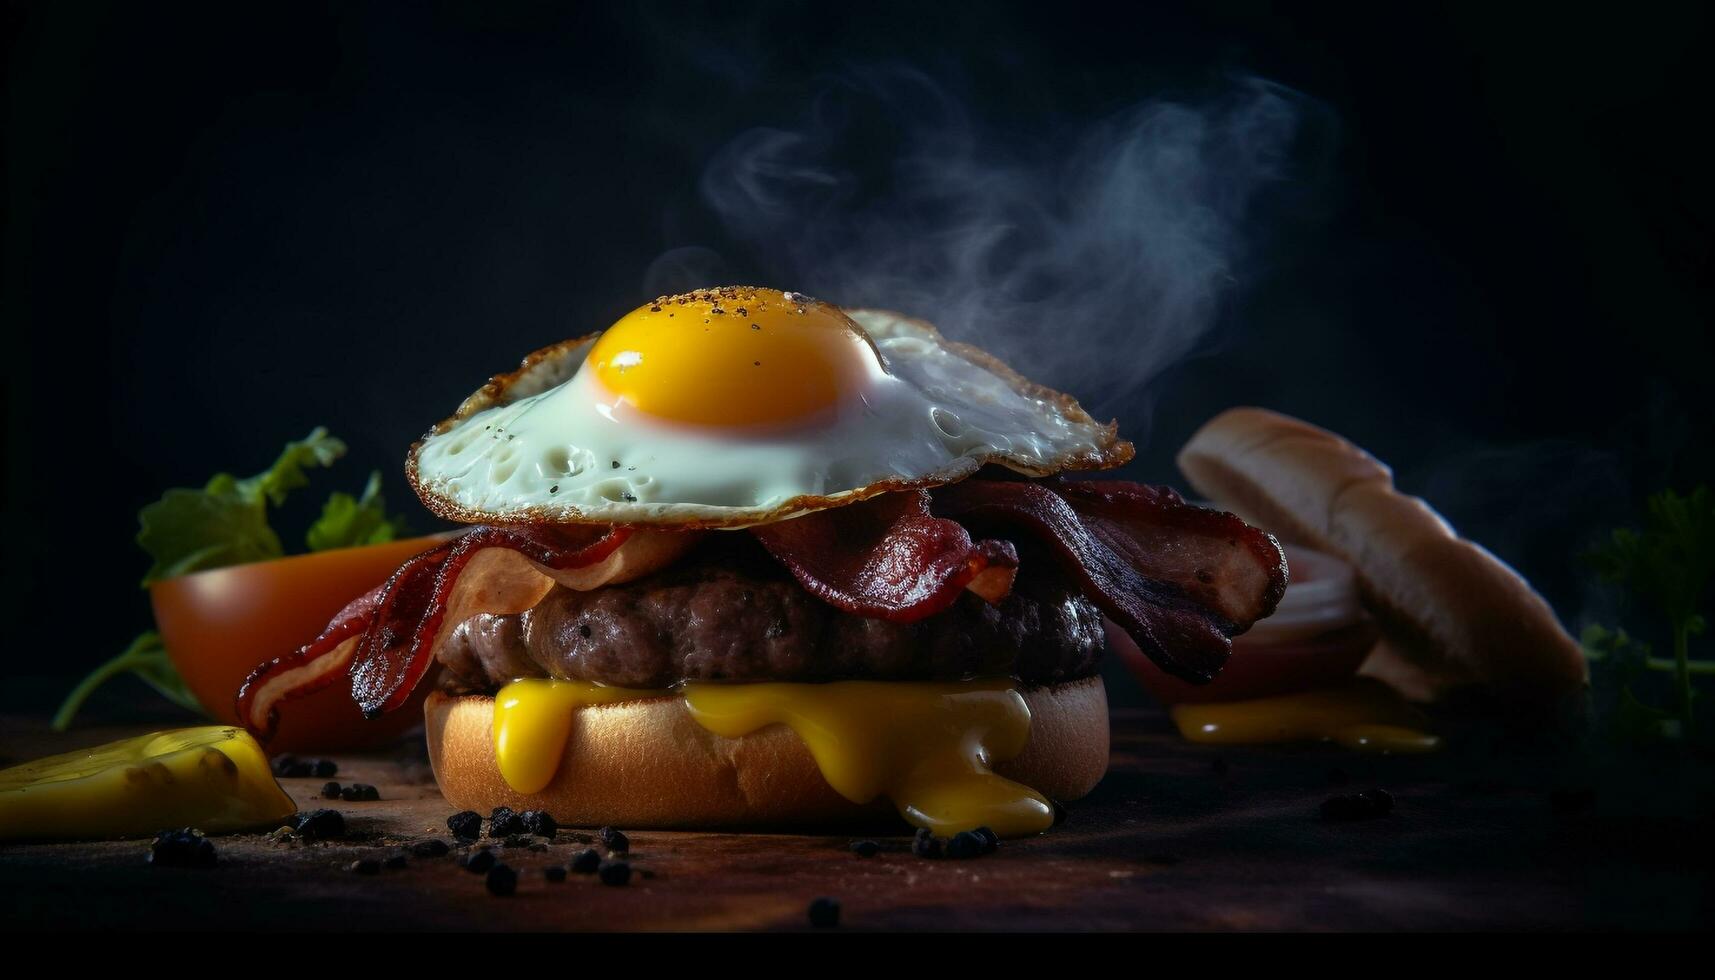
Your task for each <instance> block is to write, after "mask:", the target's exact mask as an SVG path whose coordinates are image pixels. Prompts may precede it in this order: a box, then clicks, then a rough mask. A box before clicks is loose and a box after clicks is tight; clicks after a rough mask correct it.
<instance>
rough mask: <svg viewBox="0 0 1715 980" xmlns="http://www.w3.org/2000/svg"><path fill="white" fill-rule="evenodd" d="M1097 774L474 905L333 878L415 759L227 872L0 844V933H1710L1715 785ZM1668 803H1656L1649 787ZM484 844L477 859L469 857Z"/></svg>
mask: <svg viewBox="0 0 1715 980" xmlns="http://www.w3.org/2000/svg"><path fill="white" fill-rule="evenodd" d="M1113 726H1114V753H1113V765H1112V768H1111V770H1110V772H1109V773H1108V776H1107V778H1106V779H1105V780H1103V782H1102V784H1101V786H1100V787H1098V788H1097V790H1096V791H1095V793H1094V794H1092V795H1091V796H1090V797H1089V798H1087V799H1085V800H1083V801H1080V802H1078V803H1075V804H1072V805H1071V806H1070V807H1069V816H1068V819H1067V820H1066V822H1065V823H1064V824H1062V825H1061V826H1060V827H1058V828H1056V829H1055V830H1053V831H1052V832H1050V833H1048V834H1045V835H1043V836H1041V837H1038V838H1034V839H1030V840H1022V841H1009V842H1007V843H1006V844H1004V845H1003V846H1002V847H1001V849H1000V850H999V851H998V852H997V853H995V854H993V855H989V856H986V857H982V858H978V859H973V860H963V861H952V860H940V861H929V860H922V859H919V858H916V857H914V856H912V854H911V853H910V851H909V848H908V840H907V838H906V837H905V836H904V835H903V833H901V832H900V830H899V828H891V832H892V834H893V836H884V837H880V838H879V839H880V840H881V841H882V844H883V851H882V852H881V853H880V854H879V855H877V856H875V857H872V858H867V859H866V858H862V857H858V856H856V855H854V854H852V853H850V852H849V850H848V848H847V845H848V843H849V842H850V841H851V840H852V839H853V838H852V837H851V836H850V835H840V836H814V835H783V834H735V833H679V832H664V831H649V830H637V829H632V828H624V829H627V830H628V831H630V836H631V840H632V848H631V850H632V865H633V868H634V869H636V870H637V871H639V872H644V871H646V872H648V876H647V877H644V876H642V875H638V876H635V877H634V878H633V879H632V882H631V884H629V885H628V886H624V887H610V886H604V885H602V884H600V883H599V882H597V881H596V880H595V879H594V878H593V877H590V876H580V875H571V876H569V877H568V879H567V880H566V881H565V882H564V883H551V882H549V881H547V880H546V879H545V878H544V877H543V875H542V870H541V869H542V868H544V867H546V866H548V865H550V864H559V863H564V862H566V861H568V860H569V859H570V857H571V855H572V854H574V853H575V852H576V851H577V850H579V849H581V848H582V847H583V846H584V843H583V842H584V841H586V840H587V839H588V831H589V830H590V828H571V829H562V830H561V832H560V834H559V837H558V839H557V840H556V842H555V843H554V844H553V845H552V846H551V847H549V848H548V849H547V850H546V851H543V852H532V851H529V850H527V849H525V848H501V847H499V846H498V842H496V853H497V855H498V856H500V857H501V859H502V860H503V861H505V862H506V863H507V864H510V865H512V866H513V867H515V868H518V869H519V870H520V872H521V874H520V878H519V885H518V890H517V893H516V894H515V895H513V896H511V897H505V898H501V897H495V896H491V895H489V894H488V892H487V890H486V888H485V886H484V881H483V877H482V876H480V875H476V874H472V873H470V872H467V871H465V870H464V869H462V868H460V867H459V866H458V863H457V857H458V854H459V850H458V849H456V848H455V850H454V852H453V854H452V855H450V856H448V857H443V858H411V859H410V860H409V862H408V864H407V866H406V867H404V868H403V869H398V870H389V871H384V872H383V873H381V874H379V875H376V876H362V875H357V874H353V873H351V872H350V871H347V870H346V867H347V866H348V865H349V864H350V863H351V862H352V861H353V860H355V859H358V858H362V857H385V856H387V855H388V854H392V853H397V852H398V851H399V850H401V848H402V846H404V845H408V844H409V843H411V842H413V841H418V840H422V839H425V838H429V837H439V838H442V839H446V838H447V836H448V835H447V831H446V823H445V821H446V817H447V816H448V815H449V813H450V812H451V809H450V807H448V806H447V804H446V803H445V802H444V801H443V800H442V799H441V797H440V794H439V793H438V792H437V790H436V789H435V785H434V782H433V780H432V778H431V776H430V774H429V771H428V766H427V764H426V762H425V761H424V759H423V755H422V750H421V739H420V738H419V739H417V740H415V741H414V742H406V743H401V745H400V746H399V747H398V748H396V749H395V750H394V751H392V752H391V753H381V754H374V755H367V756H339V757H336V759H337V761H338V763H339V767H340V769H339V774H338V777H337V779H338V780H339V781H341V782H352V781H361V782H368V783H373V784H374V785H376V786H377V787H378V788H379V789H380V792H381V795H382V800H381V801H380V802H372V803H343V802H338V803H327V802H326V801H322V800H319V799H318V798H317V794H318V793H319V791H320V787H321V785H322V783H323V782H325V780H323V779H287V780H282V783H283V785H284V786H285V787H286V789H287V791H288V792H290V793H291V794H292V796H293V797H294V799H296V800H297V802H298V804H299V806H300V807H302V808H304V809H313V808H317V807H321V806H332V807H334V808H337V809H339V810H340V811H341V812H343V813H344V814H345V816H346V819H347V821H348V825H349V833H348V837H347V839H346V840H343V841H337V842H327V843H312V844H305V843H302V842H275V841H272V840H270V839H268V838H267V837H266V836H264V835H261V834H247V835H236V836H227V837H221V838H217V839H216V843H217V845H218V847H219V855H220V860H219V866H218V867H217V868H214V869H212V870H204V871H195V870H182V869H168V868H155V867H151V866H149V865H148V864H146V863H145V861H144V856H145V854H146V852H147V849H148V845H147V842H146V841H135V840H133V841H105V842H96V843H77V844H10V845H0V908H3V910H4V911H3V912H0V918H3V920H4V924H5V926H7V927H8V928H14V929H40V928H90V927H100V928H123V929H150V930H153V929H159V928H197V929H210V928H234V927H236V928H248V929H326V930H350V929H398V928H407V929H425V930H446V929H482V930H510V929H528V930H732V929H739V930H778V929H808V928H810V926H809V924H808V919H807V915H806V909H807V906H808V905H809V903H810V901H811V900H812V899H814V898H816V897H818V896H831V897H834V898H836V899H838V900H839V902H840V903H841V906H842V914H841V924H840V928H841V929H845V930H854V929H856V930H886V929H919V930H973V929H975V930H1007V931H1023V930H1050V929H1051V930H1062V929H1071V930H1122V929H1123V930H1130V929H1175V930H1177V929H1197V930H1354V929H1356V930H1392V929H1578V930H1583V929H1591V928H1673V929H1695V928H1707V927H1708V926H1709V924H1710V921H1711V917H1712V916H1711V910H1712V907H1715V903H1712V902H1711V894H1710V891H1711V890H1710V880H1711V878H1710V866H1711V860H1710V859H1711V854H1712V848H1711V844H1710V843H1709V840H1708V833H1707V831H1708V827H1710V826H1712V825H1715V824H1711V822H1710V817H1711V816H1712V815H1715V807H1712V805H1711V801H1712V799H1715V794H1712V793H1711V786H1710V778H1709V777H1710V766H1709V763H1708V761H1707V760H1706V759H1705V760H1684V759H1679V760H1668V761H1666V762H1662V763H1660V764H1659V765H1654V764H1645V765H1638V764H1636V763H1635V762H1628V763H1626V764H1624V765H1610V766H1607V767H1602V766H1599V765H1593V764H1592V763H1591V762H1590V761H1589V760H1588V758H1587V757H1584V756H1568V755H1549V756H1544V755H1530V754H1523V753H1510V752H1508V751H1507V750H1506V745H1505V741H1504V740H1500V741H1496V740H1491V739H1484V738H1471V739H1466V740H1460V741H1459V742H1458V743H1457V744H1456V745H1455V746H1454V747H1453V749H1452V750H1451V751H1449V752H1446V753H1443V754H1441V755H1439V756H1435V757H1416V758H1411V757H1400V758H1392V757H1377V756H1364V755H1356V754H1353V753H1350V752H1347V751H1344V750H1340V749H1337V748H1334V747H1330V746H1286V747H1257V748H1245V749H1220V750H1216V749H1211V748H1206V747H1200V746H1194V745H1189V744H1187V743H1185V742H1183V741H1181V740H1179V739H1178V738H1177V737H1176V736H1175V735H1173V734H1172V732H1171V730H1170V729H1169V728H1168V726H1167V724H1166V721H1165V719H1164V718H1163V717H1162V716H1161V715H1160V714H1159V713H1157V712H1153V711H1147V710H1125V711H1117V712H1116V713H1115V715H1114V719H1113ZM138 732H139V729H136V728H105V729H95V730H91V729H85V730H82V731H77V732H73V733H69V734H67V735H53V734H51V733H49V732H47V731H46V729H45V726H44V725H43V724H42V723H41V722H40V720H37V719H22V718H17V717H12V718H0V756H3V758H0V763H3V764H13V763H16V762H19V761H23V760H24V759H27V758H30V757H34V756H38V755H45V754H48V753H51V752H60V751H67V750H70V749H72V748H76V747H78V746H81V745H88V744H95V743H97V742H100V741H105V740H109V739H111V738H117V737H122V736H124V735H128V734H136V733H138ZM1369 787H1380V788H1385V789H1387V790H1388V791H1390V792H1391V793H1393V794H1394V796H1395V797H1396V798H1397V800H1398V805H1397V807H1396V809H1395V811H1394V813H1393V814H1392V815H1391V816H1388V817H1386V818H1383V819H1377V820H1368V821H1361V822H1353V823H1330V822H1326V821H1324V820H1322V819H1321V818H1320V817H1319V815H1318V807H1319V805H1320V804H1321V803H1322V801H1323V800H1325V799H1326V798H1327V797H1328V796H1330V795H1331V794H1335V793H1343V792H1353V791H1356V790H1358V789H1364V788H1369ZM1664 787H1665V788H1666V789H1664ZM485 843H486V842H485Z"/></svg>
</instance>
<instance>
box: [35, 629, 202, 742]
mask: <svg viewBox="0 0 1715 980" xmlns="http://www.w3.org/2000/svg"><path fill="white" fill-rule="evenodd" d="M126 673H130V674H136V675H137V676H138V677H139V678H141V679H142V680H143V681H144V682H145V683H147V684H148V685H149V686H150V687H152V688H154V689H155V690H157V691H159V692H160V693H161V695H162V696H163V697H165V698H166V699H167V700H169V701H171V702H173V703H174V704H176V705H179V706H180V707H183V708H188V709H189V710H191V711H195V712H197V713H199V714H206V712H204V711H203V709H202V705H200V704H198V703H197V699H196V696H195V695H193V694H191V691H190V688H189V687H186V686H185V681H184V678H182V677H180V676H179V672H178V671H177V670H176V669H174V668H173V662H172V661H171V660H170V659H168V657H167V648H166V647H165V646H163V645H162V644H161V634H159V633H157V632H155V631H154V630H149V631H148V632H146V633H143V634H141V635H139V636H138V637H137V638H136V639H135V640H132V641H131V645H130V646H129V647H126V648H125V652H124V653H121V654H120V655H119V656H117V657H114V658H113V659H112V660H109V661H108V662H106V663H104V664H102V665H101V666H100V667H97V668H95V670H94V671H92V672H91V673H90V674H89V676H88V677H85V678H84V679H83V680H82V681H81V682H79V684H78V685H77V687H75V688H73V689H72V692H71V694H69V695H67V696H66V699H65V703H64V704H62V705H60V710H59V711H57V712H55V713H54V723H53V724H54V731H58V732H63V731H65V730H66V728H67V727H69V726H70V725H71V721H72V719H73V718H74V717H76V716H77V713H78V711H79V710H80V709H81V708H82V707H83V704H84V702H85V701H88V700H89V696H90V695H91V694H93V693H95V689H96V688H98V687H100V686H101V685H103V684H105V683H107V682H108V681H109V680H112V679H113V678H115V677H118V676H119V675H121V674H126Z"/></svg>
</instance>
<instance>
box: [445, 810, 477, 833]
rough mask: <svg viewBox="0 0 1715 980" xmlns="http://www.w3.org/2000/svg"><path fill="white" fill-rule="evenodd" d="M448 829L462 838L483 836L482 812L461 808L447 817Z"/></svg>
mask: <svg viewBox="0 0 1715 980" xmlns="http://www.w3.org/2000/svg"><path fill="white" fill-rule="evenodd" d="M447 829H448V830H450V831H452V832H453V836H454V837H457V838H460V839H461V840H476V839H477V838H478V837H481V836H482V814H480V813H477V812H476V811H475V810H461V811H459V812H458V813H455V814H453V815H452V816H450V817H448V818H447Z"/></svg>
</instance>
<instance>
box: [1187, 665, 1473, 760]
mask: <svg viewBox="0 0 1715 980" xmlns="http://www.w3.org/2000/svg"><path fill="white" fill-rule="evenodd" d="M1173 723H1174V724H1175V725H1177V726H1178V728H1179V734H1181V735H1183V736H1184V737H1185V738H1187V739H1189V740H1190V741H1193V742H1204V743H1208V744H1212V745H1239V744H1246V743H1256V742H1308V741H1333V742H1338V743H1339V744H1341V745H1344V746H1346V747H1347V748H1351V749H1357V750H1359V751H1364V752H1399V753H1417V752H1433V751H1435V750H1436V749H1438V748H1440V747H1441V739H1439V738H1437V737H1436V736H1435V735H1432V734H1430V733H1429V732H1427V731H1425V730H1424V727H1425V720H1424V718H1423V716H1422V715H1421V714H1420V713H1419V712H1418V711H1416V710H1415V709H1414V708H1412V707H1411V706H1410V705H1409V704H1406V703H1405V700H1404V699H1403V698H1401V697H1400V696H1399V695H1398V694H1396V693H1394V691H1393V690H1392V689H1391V688H1389V687H1387V686H1386V685H1384V684H1379V683H1377V682H1375V681H1363V680H1360V681H1355V682H1353V683H1351V684H1348V685H1345V686H1342V687H1335V688H1329V689H1327V690H1321V691H1306V692H1304V693H1301V694H1284V695H1280V696H1277V697H1270V698H1257V699H1255V700H1250V701H1223V702H1215V703H1209V704H1181V705H1176V706H1174V708H1173Z"/></svg>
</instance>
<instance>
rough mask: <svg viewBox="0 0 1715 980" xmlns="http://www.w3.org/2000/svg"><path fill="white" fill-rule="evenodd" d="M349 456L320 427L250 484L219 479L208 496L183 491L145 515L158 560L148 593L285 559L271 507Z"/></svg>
mask: <svg viewBox="0 0 1715 980" xmlns="http://www.w3.org/2000/svg"><path fill="white" fill-rule="evenodd" d="M343 455H345V443H343V442H341V441H340V440H338V439H335V438H334V437H333V436H330V435H328V433H327V430H326V429H323V428H317V429H316V430H315V431H313V432H311V433H310V434H309V435H308V436H306V437H305V438H304V439H303V440H302V441H300V442H294V443H289V444H288V445H287V446H286V449H285V451H284V452H282V453H281V454H280V458H279V459H277V460H275V461H274V465H273V466H271V467H269V468H268V469H267V470H264V471H263V472H261V473H258V474H257V475H255V476H253V477H250V478H248V479H244V480H240V479H237V478H235V477H233V476H232V475H231V474H228V473H217V474H215V476H214V477H213V478H212V479H210V480H209V481H208V484H207V485H206V486H204V487H203V488H202V489H201V490H191V489H187V488H176V489H172V490H168V491H167V492H166V493H164V494H162V495H161V499H160V500H158V501H156V502H155V503H152V504H149V505H148V506H146V507H144V508H143V509H142V511H140V512H139V513H138V515H137V519H138V523H139V524H141V529H140V530H139V531H138V532H137V544H138V545H140V546H141V547H142V548H143V550H144V551H146V552H148V553H149V556H150V557H151V558H153V559H154V560H155V562H154V564H153V565H151V566H150V568H149V571H148V573H147V574H145V575H144V576H143V584H144V585H145V586H147V585H149V584H150V583H152V582H158V581H160V580H162V579H168V578H175V577H177V576H180V575H188V574H190V573H191V572H196V571H202V570H203V569H208V568H221V567H223V566H226V565H240V564H243V563H245V562H252V561H265V560H267V559H269V558H279V557H280V556H282V555H284V554H285V549H284V548H283V547H282V546H281V544H280V537H279V535H277V534H275V533H274V529H273V528H271V527H269V526H268V505H269V504H273V505H274V506H276V507H278V506H279V505H280V504H282V503H284V502H285V499H286V494H287V493H289V492H290V491H292V490H295V489H297V488H298V487H302V486H304V485H306V484H307V483H309V478H308V477H307V476H305V475H304V470H305V469H307V468H308V467H311V466H328V465H330V464H332V463H333V461H334V460H336V459H338V458H340V457H341V456H343Z"/></svg>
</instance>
